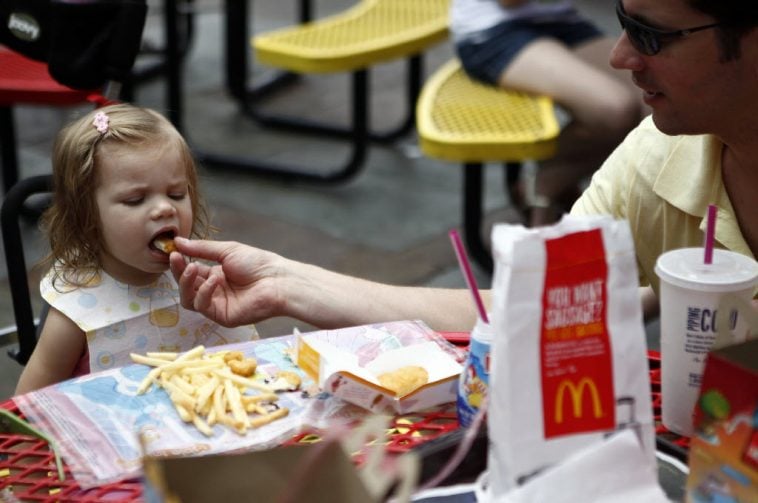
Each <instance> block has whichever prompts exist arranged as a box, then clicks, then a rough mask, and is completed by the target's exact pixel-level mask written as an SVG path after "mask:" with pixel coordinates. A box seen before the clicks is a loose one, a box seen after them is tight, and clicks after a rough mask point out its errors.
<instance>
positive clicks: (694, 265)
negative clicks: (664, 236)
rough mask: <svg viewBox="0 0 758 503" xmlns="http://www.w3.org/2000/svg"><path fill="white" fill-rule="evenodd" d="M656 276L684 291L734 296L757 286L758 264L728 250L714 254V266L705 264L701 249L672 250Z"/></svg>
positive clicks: (657, 265) (658, 264)
mask: <svg viewBox="0 0 758 503" xmlns="http://www.w3.org/2000/svg"><path fill="white" fill-rule="evenodd" d="M655 273H656V274H657V275H658V277H659V278H661V280H663V281H666V282H667V283H670V284H672V285H676V286H679V287H682V288H688V289H695V290H701V291H705V292H732V291H740V290H744V289H746V288H750V287H752V286H755V284H756V282H757V281H756V280H758V262H756V261H755V260H753V259H752V258H750V257H748V256H745V255H742V254H740V253H736V252H733V251H729V250H721V249H716V250H713V263H711V264H705V263H704V261H703V249H702V248H680V249H678V250H670V251H667V252H666V253H664V254H662V255H661V256H660V257H658V260H657V261H656V263H655Z"/></svg>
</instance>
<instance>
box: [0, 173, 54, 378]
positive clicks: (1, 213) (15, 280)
mask: <svg viewBox="0 0 758 503" xmlns="http://www.w3.org/2000/svg"><path fill="white" fill-rule="evenodd" d="M52 179H53V177H52V175H40V176H32V177H29V178H25V179H23V180H21V181H19V182H18V183H16V184H15V185H14V186H13V187H12V188H11V190H10V191H8V193H7V194H6V196H5V199H4V200H3V205H2V210H0V228H1V229H2V235H3V247H4V249H5V257H6V263H7V265H8V283H9V286H10V290H11V299H12V301H13V314H14V316H15V318H16V332H17V334H18V349H16V348H14V349H12V350H10V351H9V352H8V354H9V355H10V356H11V357H13V359H15V360H16V361H17V362H19V363H20V364H22V365H24V364H26V362H27V361H28V360H29V357H30V356H31V355H32V352H33V351H34V347H35V346H36V344H37V334H36V327H35V324H34V313H33V311H32V304H31V298H30V296H29V283H28V280H27V276H26V260H25V259H24V248H23V243H22V240H21V226H20V224H19V215H20V214H21V212H22V209H23V207H24V203H25V201H26V200H27V199H28V198H29V196H31V195H32V194H37V193H44V192H49V191H50V190H51V188H52Z"/></svg>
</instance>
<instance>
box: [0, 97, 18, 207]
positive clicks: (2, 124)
mask: <svg viewBox="0 0 758 503" xmlns="http://www.w3.org/2000/svg"><path fill="white" fill-rule="evenodd" d="M0 163H2V177H3V193H4V194H7V193H8V191H9V190H10V189H11V187H13V186H14V185H15V184H16V182H17V181H18V154H17V151H16V129H15V127H14V124H13V108H11V107H9V106H0Z"/></svg>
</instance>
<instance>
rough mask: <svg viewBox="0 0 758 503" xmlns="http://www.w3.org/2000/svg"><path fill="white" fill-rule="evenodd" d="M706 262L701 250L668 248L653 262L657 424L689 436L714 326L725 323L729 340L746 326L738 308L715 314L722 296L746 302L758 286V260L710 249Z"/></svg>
mask: <svg viewBox="0 0 758 503" xmlns="http://www.w3.org/2000/svg"><path fill="white" fill-rule="evenodd" d="M710 262H711V263H705V262H704V261H703V249H702V248H681V249H677V250H671V251H668V252H666V253H664V254H662V255H661V256H660V257H658V260H657V261H656V265H655V272H656V274H657V275H658V277H659V278H660V280H661V284H660V308H661V315H660V322H661V381H662V387H661V392H662V395H663V396H662V400H663V404H662V416H663V417H662V422H663V425H664V426H665V427H666V428H667V429H669V430H670V431H673V432H675V433H678V434H681V435H686V436H691V435H692V432H693V411H694V406H695V401H696V400H697V396H698V393H699V391H700V384H701V381H702V377H703V369H704V365H705V359H706V356H707V353H708V351H709V350H710V349H711V347H712V346H713V343H714V341H715V340H716V336H717V328H718V327H719V326H720V325H719V324H722V323H727V324H728V325H727V328H728V330H729V332H730V333H731V337H732V341H730V342H733V343H738V342H742V341H744V340H745V339H746V338H747V336H748V332H749V326H748V324H747V323H746V322H745V320H743V319H742V318H743V317H742V316H740V313H739V312H738V311H737V310H732V311H730V312H725V313H722V312H719V304H720V303H721V301H722V299H723V298H724V296H727V295H734V296H736V297H738V298H740V299H743V300H745V301H747V302H749V301H750V299H751V297H752V296H753V292H754V290H755V287H756V285H758V262H756V261H755V260H753V259H752V258H750V257H747V256H745V255H742V254H739V253H736V252H732V251H728V250H720V249H716V250H713V257H712V260H711V261H710Z"/></svg>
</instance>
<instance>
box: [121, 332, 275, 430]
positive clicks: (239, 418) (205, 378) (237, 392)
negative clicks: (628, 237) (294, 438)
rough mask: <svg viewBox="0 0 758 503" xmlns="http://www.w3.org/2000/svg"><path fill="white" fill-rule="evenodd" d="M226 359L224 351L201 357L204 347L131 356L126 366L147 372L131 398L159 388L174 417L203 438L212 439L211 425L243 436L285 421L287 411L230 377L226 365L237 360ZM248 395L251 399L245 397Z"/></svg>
mask: <svg viewBox="0 0 758 503" xmlns="http://www.w3.org/2000/svg"><path fill="white" fill-rule="evenodd" d="M239 355H241V353H239V354H238V355H237V356H239ZM231 356H234V357H232V358H230V352H228V351H220V352H217V353H206V352H205V347H204V346H197V347H195V348H193V349H191V350H190V351H187V352H186V353H147V354H146V355H139V354H136V353H132V354H131V358H132V361H134V362H135V363H140V364H143V365H148V366H151V367H153V368H152V369H151V370H150V372H149V373H148V374H147V377H145V379H143V381H142V382H141V383H140V386H139V388H138V390H137V394H142V393H145V392H146V391H148V390H149V389H150V388H151V386H153V385H156V386H158V387H161V388H163V389H164V390H165V391H166V392H167V393H168V396H169V397H170V398H171V402H172V403H173V405H174V407H175V408H176V411H177V413H178V414H179V417H181V418H182V420H183V421H185V422H187V423H192V424H193V425H195V427H196V428H197V429H198V430H199V431H200V432H202V433H203V434H204V435H206V436H208V437H210V436H212V435H213V429H212V428H211V427H212V426H213V425H214V424H217V423H218V424H223V425H225V426H228V427H230V428H232V429H233V430H235V431H236V432H237V433H239V434H241V435H244V434H245V433H246V432H247V430H248V429H249V428H259V427H261V426H263V425H266V424H268V423H270V422H272V421H275V420H277V419H279V418H282V417H285V416H286V415H287V414H288V413H289V410H288V409H287V408H284V407H278V406H277V405H276V404H275V402H276V401H277V400H278V396H277V395H276V393H274V391H273V390H272V389H271V388H270V387H269V386H266V385H265V384H262V383H260V382H259V381H256V380H255V379H253V378H251V377H245V376H242V375H238V374H237V373H235V372H233V370H232V368H233V366H234V364H232V365H230V362H240V361H241V359H240V358H238V357H237V356H235V355H231ZM246 360H247V361H251V360H252V359H246ZM252 362H253V363H254V360H252ZM253 372H254V368H253ZM251 375H252V374H251ZM249 390H252V391H255V392H257V394H254V395H251V394H247V391H249Z"/></svg>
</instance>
